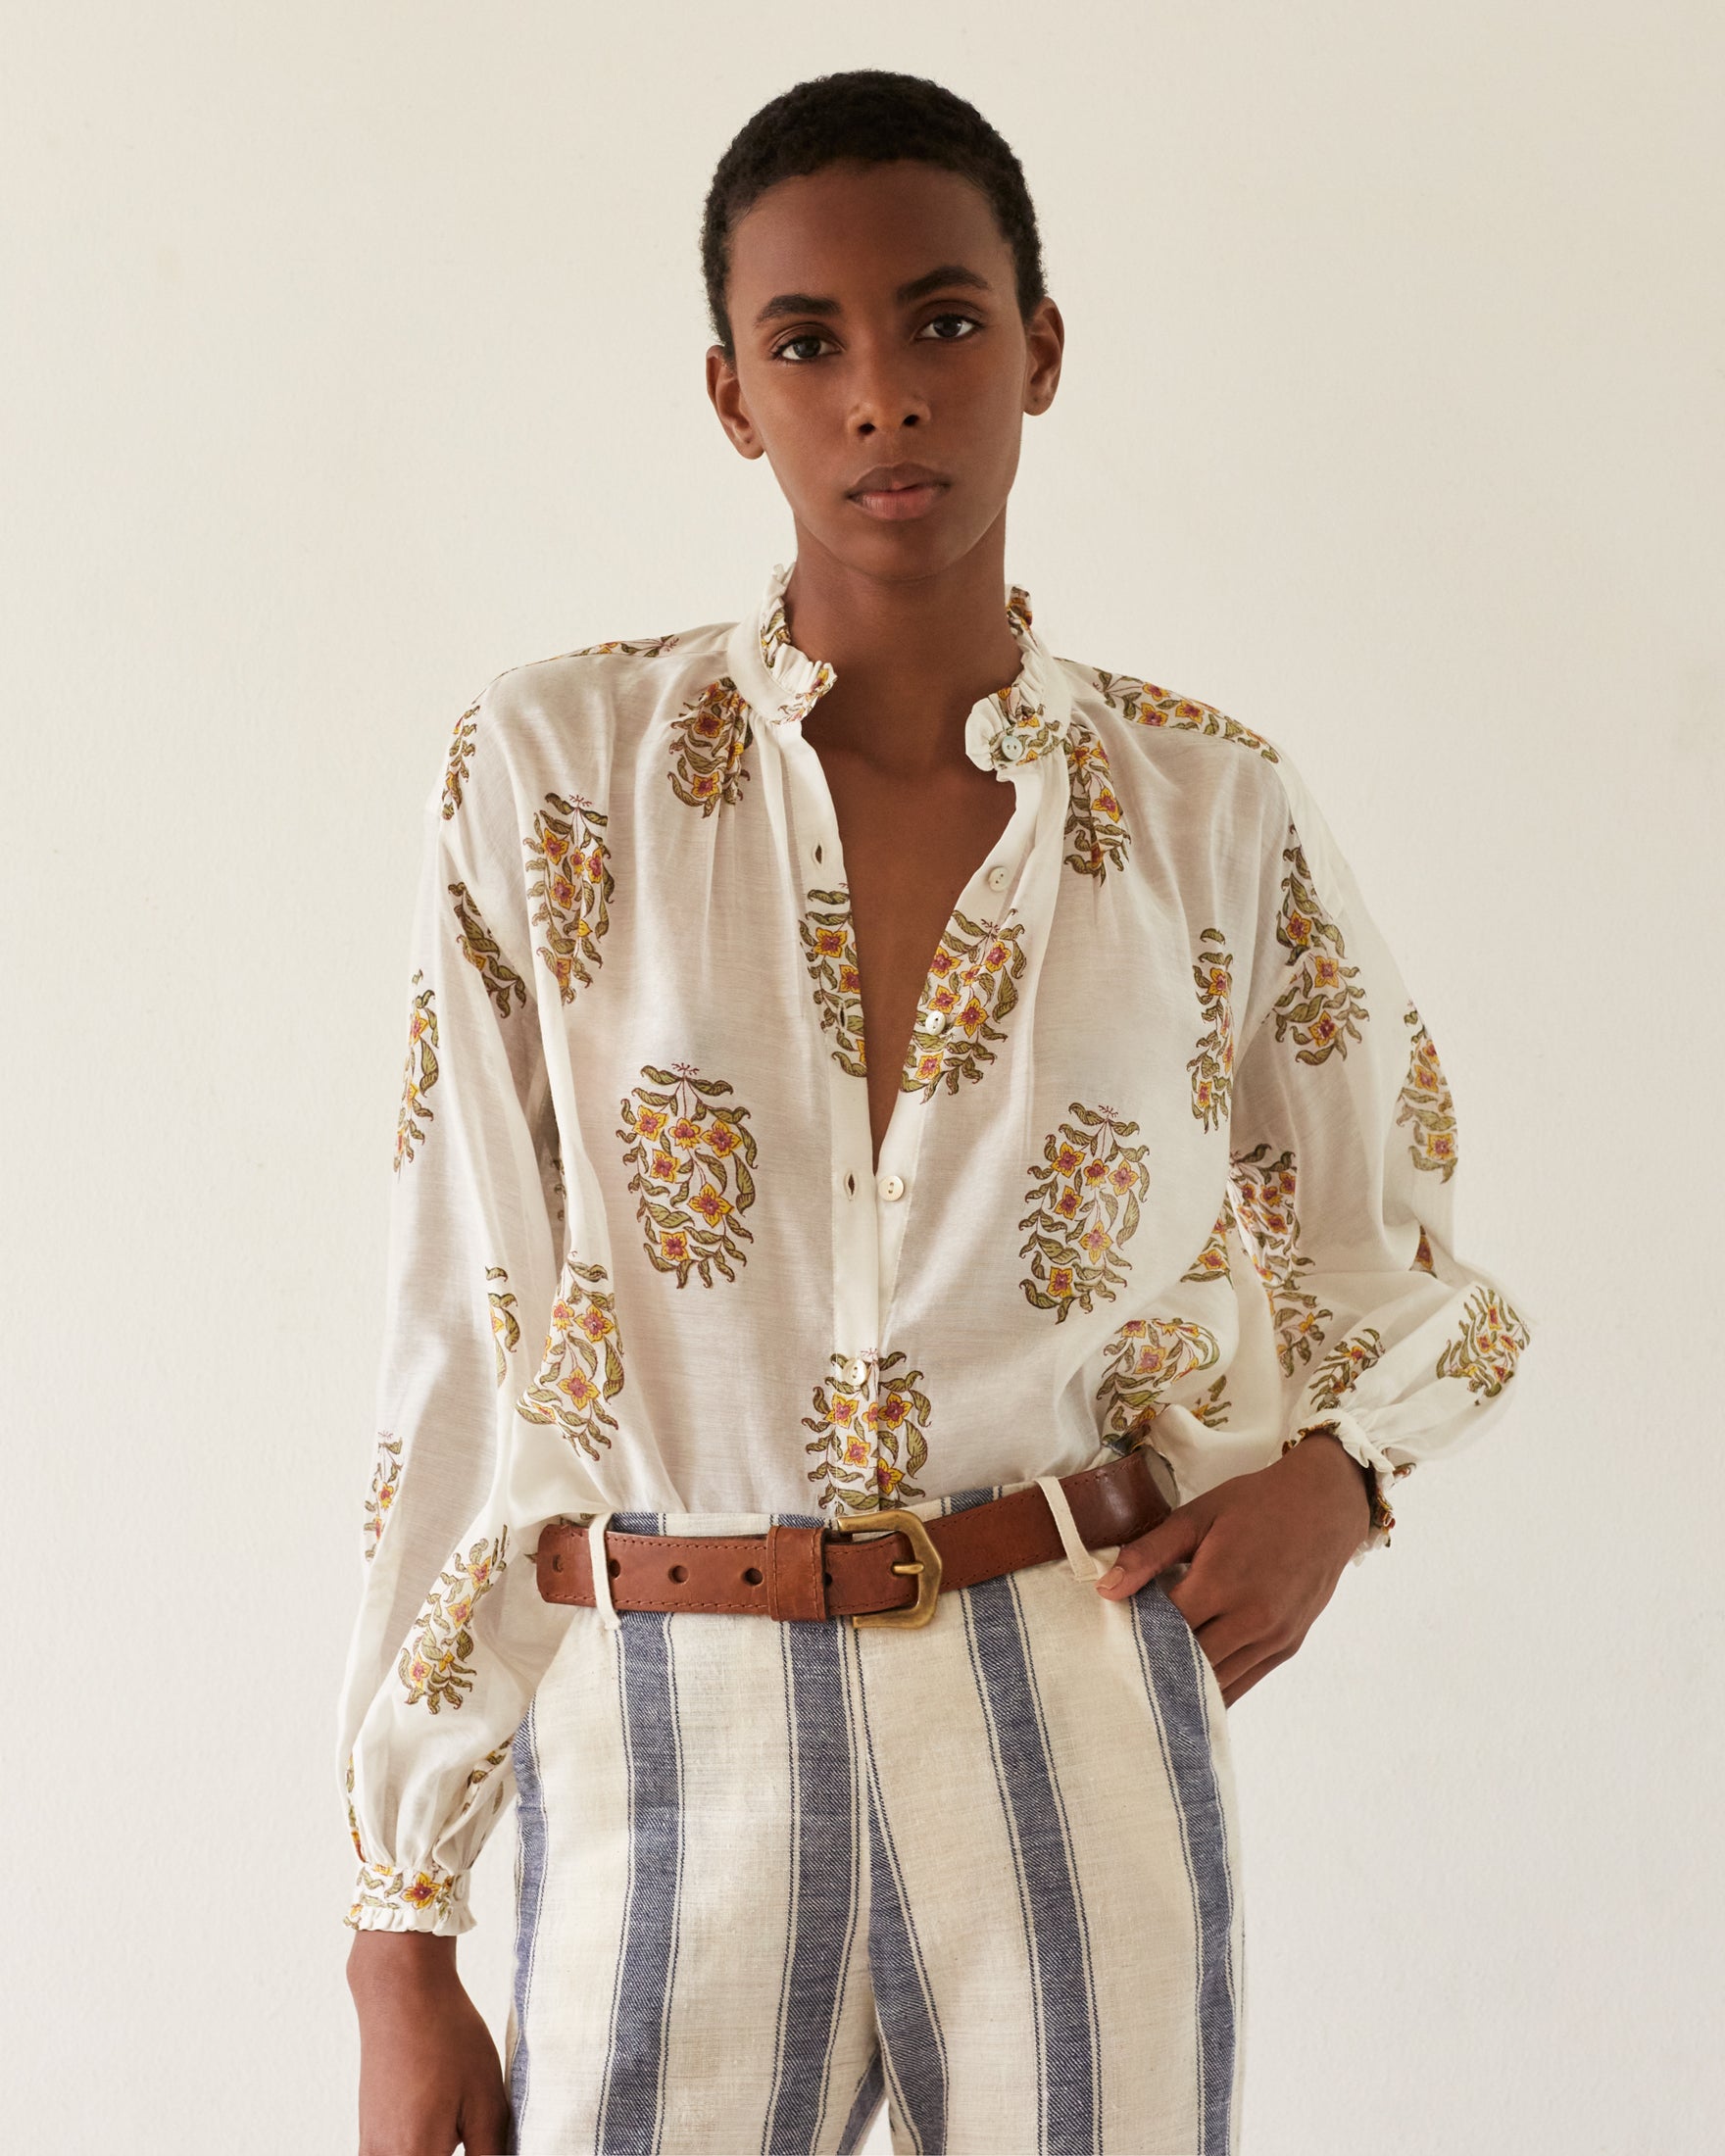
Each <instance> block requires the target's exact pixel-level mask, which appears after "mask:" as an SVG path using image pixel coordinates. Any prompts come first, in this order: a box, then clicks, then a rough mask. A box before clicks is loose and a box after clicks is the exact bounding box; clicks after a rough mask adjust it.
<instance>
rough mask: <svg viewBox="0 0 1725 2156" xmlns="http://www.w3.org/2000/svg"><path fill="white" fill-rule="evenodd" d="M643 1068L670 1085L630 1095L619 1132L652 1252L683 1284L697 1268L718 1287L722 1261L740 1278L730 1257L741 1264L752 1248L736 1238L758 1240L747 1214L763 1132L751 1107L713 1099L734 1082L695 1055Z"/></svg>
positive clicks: (705, 1281)
mask: <svg viewBox="0 0 1725 2156" xmlns="http://www.w3.org/2000/svg"><path fill="white" fill-rule="evenodd" d="M641 1075H642V1077H643V1078H650V1079H651V1080H652V1081H653V1084H654V1086H656V1087H660V1088H663V1089H664V1090H663V1091H659V1092H651V1091H649V1090H648V1088H647V1087H645V1086H637V1087H636V1088H635V1091H634V1098H633V1101H632V1102H631V1100H630V1099H629V1098H628V1097H627V1096H625V1097H624V1099H623V1102H622V1105H621V1114H622V1118H623V1127H622V1129H621V1130H619V1131H618V1132H617V1134H616V1135H617V1136H618V1137H619V1138H626V1139H628V1140H629V1141H630V1143H629V1145H628V1147H627V1148H626V1150H625V1151H624V1153H623V1159H624V1160H625V1161H626V1162H629V1163H631V1164H632V1165H633V1166H634V1169H635V1172H634V1174H633V1175H632V1176H631V1177H630V1178H629V1181H628V1186H627V1187H628V1188H629V1189H630V1190H632V1191H639V1192H640V1194H641V1195H640V1199H639V1201H637V1204H636V1208H635V1213H636V1218H637V1219H638V1220H639V1221H640V1222H641V1225H642V1227H643V1229H644V1230H645V1236H646V1249H647V1256H648V1259H649V1261H650V1262H651V1263H652V1264H653V1265H654V1266H656V1267H657V1268H658V1270H659V1271H660V1272H662V1273H675V1274H676V1276H677V1286H678V1287H679V1288H686V1287H687V1286H688V1285H689V1274H690V1271H691V1269H693V1270H695V1271H698V1272H699V1273H700V1275H701V1281H702V1285H703V1286H704V1287H708V1288H711V1287H712V1286H713V1268H714V1267H715V1265H716V1266H717V1267H718V1269H719V1271H720V1272H721V1273H723V1275H724V1277H725V1278H726V1280H735V1279H736V1277H737V1276H736V1274H735V1273H734V1272H733V1271H732V1270H731V1266H730V1262H729V1261H730V1260H731V1259H733V1258H734V1259H735V1260H736V1262H737V1263H738V1264H739V1265H740V1264H742V1263H743V1262H744V1260H745V1258H746V1257H747V1254H748V1253H747V1252H746V1251H745V1250H742V1249H740V1248H739V1247H738V1244H737V1242H736V1240H735V1239H736V1237H738V1236H742V1237H743V1238H744V1239H745V1240H746V1241H748V1242H750V1243H753V1242H754V1240H755V1238H754V1235H753V1233H752V1232H751V1230H750V1229H748V1228H746V1227H745V1226H744V1225H743V1221H742V1219H741V1215H742V1214H743V1213H744V1212H746V1211H747V1210H748V1208H749V1207H750V1206H751V1205H752V1204H754V1202H755V1178H754V1176H753V1174H752V1173H751V1172H750V1171H751V1169H752V1168H753V1166H754V1163H755V1152H756V1148H755V1136H754V1133H753V1132H752V1131H749V1130H745V1129H744V1127H743V1126H744V1123H745V1121H746V1120H747V1118H748V1115H749V1110H748V1109H747V1108H745V1107H729V1108H718V1107H715V1106H713V1104H712V1103H713V1100H714V1098H715V1096H717V1095H719V1094H724V1093H729V1092H730V1090H731V1088H730V1086H729V1085H728V1084H727V1083H726V1082H725V1081H724V1080H723V1079H719V1078H713V1079H703V1078H702V1077H701V1075H700V1073H699V1072H698V1071H697V1070H696V1068H695V1066H694V1065H693V1064H692V1063H673V1064H672V1065H671V1067H670V1069H669V1070H659V1069H657V1068H656V1067H655V1066H654V1065H653V1064H651V1063H644V1064H643V1065H642V1066H641Z"/></svg>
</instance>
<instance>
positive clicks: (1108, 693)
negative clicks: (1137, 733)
mask: <svg viewBox="0 0 1725 2156" xmlns="http://www.w3.org/2000/svg"><path fill="white" fill-rule="evenodd" d="M1090 672H1091V677H1092V679H1093V680H1094V681H1095V683H1096V685H1097V688H1098V689H1099V690H1100V691H1101V692H1102V700H1103V702H1104V703H1105V704H1106V705H1107V706H1108V707H1109V710H1110V711H1119V712H1120V713H1121V714H1122V715H1123V716H1124V717H1126V718H1129V719H1131V720H1132V721H1133V722H1134V723H1135V724H1136V725H1139V726H1171V727H1175V728H1177V729H1179V730H1180V731H1182V732H1187V733H1198V734H1214V735H1216V736H1217V737H1218V738H1219V739H1221V740H1223V741H1232V742H1236V743H1238V744H1239V746H1240V747H1241V748H1243V749H1256V750H1257V754H1258V755H1259V756H1260V757H1262V758H1263V759H1264V760H1265V762H1267V763H1279V762H1280V761H1281V758H1280V757H1279V756H1277V754H1276V752H1275V750H1274V749H1272V748H1271V747H1270V745H1269V743H1268V742H1267V741H1265V740H1264V738H1263V737H1262V735H1261V734H1255V733H1254V732H1253V730H1252V728H1251V727H1250V726H1242V725H1241V724H1240V722H1239V720H1238V719H1234V718H1230V717H1229V716H1228V714H1227V712H1226V711H1217V710H1216V708H1215V706H1214V705H1213V704H1203V703H1200V701H1199V700H1198V698H1197V697H1195V696H1174V695H1172V694H1170V692H1169V691H1168V690H1166V689H1158V687H1157V686H1156V684H1155V683H1154V682H1151V681H1140V680H1138V679H1137V678H1136V677H1135V676H1134V675H1132V674H1115V673H1105V672H1104V671H1103V670H1102V669H1101V668H1100V667H1097V666H1093V667H1092V668H1091V669H1090Z"/></svg>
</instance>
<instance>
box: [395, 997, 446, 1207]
mask: <svg viewBox="0 0 1725 2156" xmlns="http://www.w3.org/2000/svg"><path fill="white" fill-rule="evenodd" d="M424 977H425V976H424V974H423V973H416V974H415V975H414V986H415V987H416V988H419V983H420V982H421V981H422V980H423V979H424ZM436 995H437V991H436V990H435V989H431V988H420V989H419V994H418V995H417V996H416V997H415V998H414V1004H413V1010H412V1012H411V1014H410V1016H409V1019H408V1062H407V1070H406V1072H405V1073H404V1075H403V1078H402V1087H401V1109H400V1112H399V1113H398V1114H397V1116H396V1120H395V1172H396V1174H397V1175H399V1174H400V1173H401V1170H402V1163H403V1161H405V1160H411V1159H412V1158H413V1157H414V1148H415V1147H416V1146H422V1145H423V1144H424V1143H425V1133H424V1132H423V1130H421V1129H420V1127H419V1120H418V1118H419V1116H421V1115H422V1116H423V1117H424V1118H425V1120H426V1122H427V1123H428V1122H430V1120H431V1112H432V1111H431V1105H430V1103H429V1102H428V1101H427V1100H426V1098H425V1096H426V1095H427V1094H428V1093H429V1092H430V1091H431V1088H432V1087H433V1086H434V1085H435V1084H436V1083H437V1005H436Z"/></svg>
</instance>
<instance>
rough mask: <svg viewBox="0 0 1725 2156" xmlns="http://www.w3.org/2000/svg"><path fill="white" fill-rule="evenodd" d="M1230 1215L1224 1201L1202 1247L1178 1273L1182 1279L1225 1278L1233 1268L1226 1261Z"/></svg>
mask: <svg viewBox="0 0 1725 2156" xmlns="http://www.w3.org/2000/svg"><path fill="white" fill-rule="evenodd" d="M1230 1217H1231V1213H1230V1208H1229V1206H1228V1205H1227V1203H1226V1201H1224V1202H1223V1205H1222V1209H1221V1211H1220V1212H1219V1213H1217V1215H1216V1224H1215V1226H1214V1227H1213V1228H1211V1230H1210V1231H1209V1240H1208V1241H1207V1243H1206V1244H1205V1246H1204V1249H1203V1250H1200V1251H1199V1253H1198V1255H1197V1256H1196V1257H1195V1258H1194V1259H1193V1260H1192V1262H1191V1264H1190V1265H1188V1266H1187V1268H1186V1270H1185V1271H1184V1272H1183V1273H1182V1274H1181V1275H1180V1278H1181V1279H1182V1280H1194V1281H1204V1280H1227V1279H1229V1278H1231V1277H1232V1272H1233V1268H1232V1267H1231V1266H1230V1265H1229V1263H1228V1221H1229V1219H1230Z"/></svg>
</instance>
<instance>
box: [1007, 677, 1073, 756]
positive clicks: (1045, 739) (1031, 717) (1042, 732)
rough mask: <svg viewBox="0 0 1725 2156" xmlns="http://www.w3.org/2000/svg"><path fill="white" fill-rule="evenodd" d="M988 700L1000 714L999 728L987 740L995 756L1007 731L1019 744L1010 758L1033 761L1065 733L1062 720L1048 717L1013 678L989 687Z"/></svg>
mask: <svg viewBox="0 0 1725 2156" xmlns="http://www.w3.org/2000/svg"><path fill="white" fill-rule="evenodd" d="M989 702H990V703H991V704H993V706H994V707H995V709H996V711H999V712H1000V714H1001V723H1000V730H999V731H998V732H997V733H996V734H994V735H993V736H992V737H991V739H990V742H989V749H990V753H991V754H992V755H995V756H997V757H998V755H999V751H1000V745H1001V743H1002V742H1003V741H1004V740H1005V739H1006V738H1007V736H1008V735H1009V734H1010V735H1012V736H1013V737H1014V738H1015V739H1016V740H1017V741H1018V743H1019V745H1020V746H1019V751H1018V754H1017V756H1016V757H1015V758H1014V759H1013V761H1014V762H1017V763H1033V762H1035V760H1036V759H1037V758H1038V757H1039V756H1043V755H1046V753H1047V752H1048V751H1049V750H1050V749H1052V748H1054V747H1055V745H1056V744H1057V743H1058V742H1060V740H1062V739H1063V737H1064V735H1065V732H1066V722H1065V721H1063V720H1056V719H1052V718H1050V717H1049V715H1048V707H1047V705H1046V704H1032V703H1031V701H1030V698H1029V696H1028V695H1027V694H1026V692H1025V691H1024V689H1023V688H1022V687H1021V686H1020V684H1019V682H1017V681H1011V682H1009V683H1008V685H1007V686H1006V688H1004V689H994V690H991V691H990V693H989Z"/></svg>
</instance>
